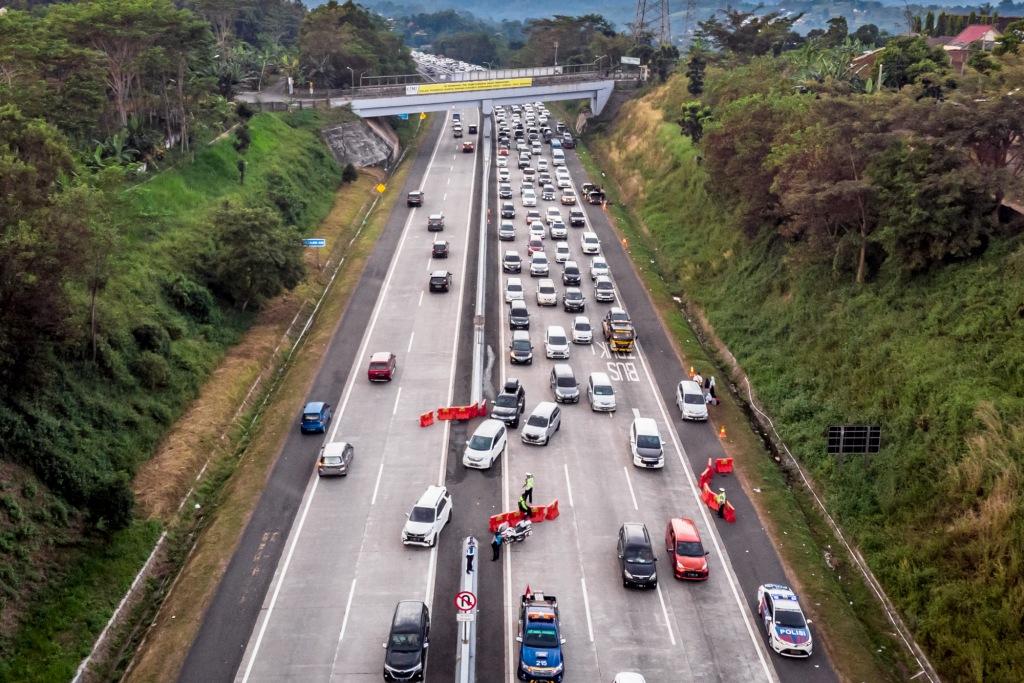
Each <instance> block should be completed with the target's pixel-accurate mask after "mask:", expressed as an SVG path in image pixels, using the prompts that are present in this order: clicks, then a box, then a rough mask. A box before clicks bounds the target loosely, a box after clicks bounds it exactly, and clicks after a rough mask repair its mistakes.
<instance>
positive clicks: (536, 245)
mask: <svg viewBox="0 0 1024 683" xmlns="http://www.w3.org/2000/svg"><path fill="white" fill-rule="evenodd" d="M543 251H544V242H542V241H541V240H538V239H532V240H530V243H529V244H528V245H527V247H526V253H527V254H532V253H534V252H543Z"/></svg>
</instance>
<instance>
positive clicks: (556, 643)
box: [516, 593, 565, 683]
mask: <svg viewBox="0 0 1024 683" xmlns="http://www.w3.org/2000/svg"><path fill="white" fill-rule="evenodd" d="M516 640H517V641H518V642H519V665H518V667H516V669H517V670H516V677H517V678H519V680H521V681H531V682H532V681H554V682H555V683H559V682H560V681H561V680H562V676H563V675H564V673H565V662H564V660H563V659H562V643H564V642H565V640H564V639H563V638H562V636H561V632H560V630H559V625H558V600H556V599H555V596H553V595H544V594H543V593H527V594H526V595H523V596H522V597H521V598H520V602H519V635H518V636H517V637H516Z"/></svg>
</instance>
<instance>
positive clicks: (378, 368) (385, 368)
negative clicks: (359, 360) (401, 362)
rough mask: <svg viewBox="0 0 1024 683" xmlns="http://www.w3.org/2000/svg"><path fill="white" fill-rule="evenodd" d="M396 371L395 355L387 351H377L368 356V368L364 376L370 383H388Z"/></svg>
mask: <svg viewBox="0 0 1024 683" xmlns="http://www.w3.org/2000/svg"><path fill="white" fill-rule="evenodd" d="M397 369H398V359H397V358H395V354H393V353H389V352H387V351H378V352H377V353H375V354H373V355H372V356H370V368H369V370H367V372H366V376H367V377H368V378H369V380H370V381H371V382H390V381H391V380H392V379H393V378H394V376H395V370H397Z"/></svg>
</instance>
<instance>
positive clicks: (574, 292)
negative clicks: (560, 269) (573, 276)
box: [562, 287, 586, 313]
mask: <svg viewBox="0 0 1024 683" xmlns="http://www.w3.org/2000/svg"><path fill="white" fill-rule="evenodd" d="M585 304H586V299H585V298H583V292H581V291H580V288H579V287H566V288H565V293H564V294H563V295H562V307H563V308H564V309H565V312H566V313H582V312H583V308H584V306H585Z"/></svg>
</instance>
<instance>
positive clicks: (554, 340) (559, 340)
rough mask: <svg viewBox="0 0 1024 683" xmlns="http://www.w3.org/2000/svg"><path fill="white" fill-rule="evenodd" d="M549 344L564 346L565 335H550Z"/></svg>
mask: <svg viewBox="0 0 1024 683" xmlns="http://www.w3.org/2000/svg"><path fill="white" fill-rule="evenodd" d="M548 344H551V345H552V346H564V345H565V337H559V336H557V335H552V336H550V337H548Z"/></svg>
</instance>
